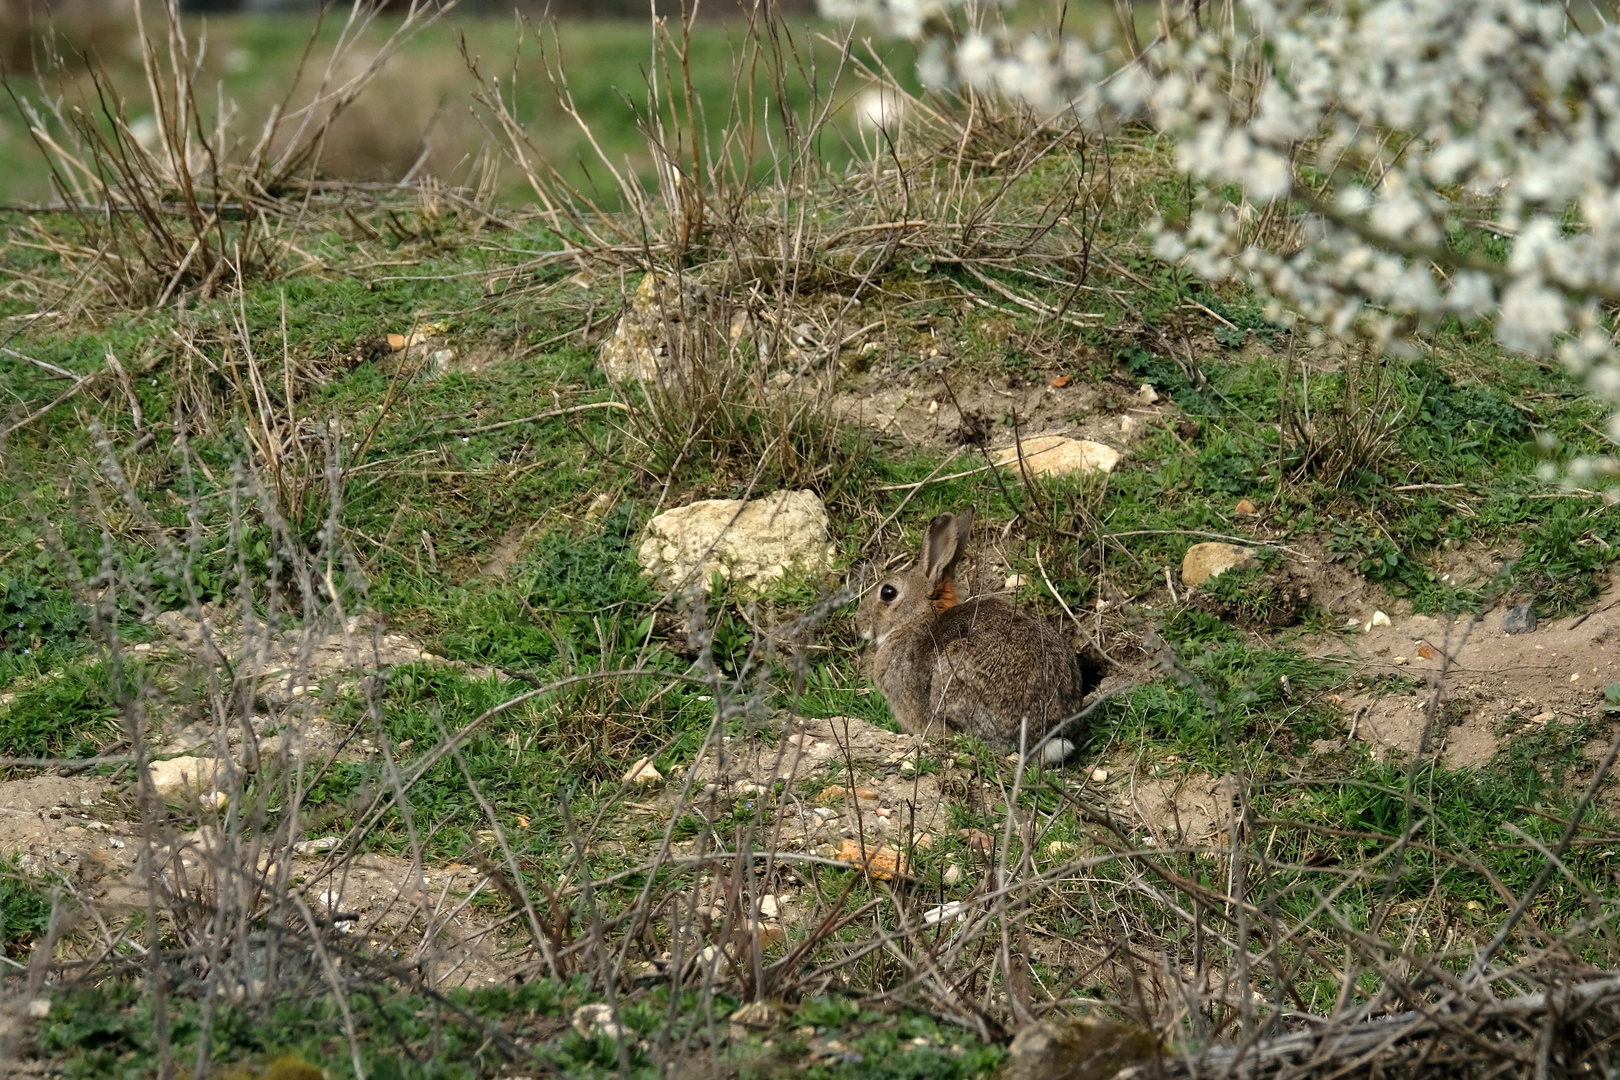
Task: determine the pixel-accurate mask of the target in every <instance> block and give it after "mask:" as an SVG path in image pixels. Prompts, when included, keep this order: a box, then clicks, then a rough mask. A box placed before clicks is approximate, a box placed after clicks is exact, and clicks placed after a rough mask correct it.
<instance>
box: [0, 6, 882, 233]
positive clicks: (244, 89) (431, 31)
mask: <svg viewBox="0 0 1620 1080" xmlns="http://www.w3.org/2000/svg"><path fill="white" fill-rule="evenodd" d="M787 19H788V26H789V29H790V30H791V32H792V38H793V39H794V42H795V44H796V46H797V47H798V49H799V50H800V51H801V54H802V56H803V60H804V63H803V65H802V71H803V76H802V77H799V78H796V79H795V80H794V81H793V82H792V83H791V84H790V85H789V86H788V87H787V90H788V93H787V97H788V99H789V104H790V105H792V106H794V107H796V108H800V109H802V108H803V106H804V105H805V104H806V103H808V102H809V101H810V100H811V97H812V90H811V87H812V86H814V87H816V91H815V92H816V93H819V94H823V95H824V94H826V93H828V92H832V93H833V94H834V95H835V100H836V101H838V102H839V103H840V109H841V111H842V112H843V113H844V114H846V116H845V119H846V120H848V114H849V113H850V104H849V103H850V99H852V98H853V97H854V96H856V95H858V94H859V93H860V92H861V90H862V89H863V88H865V87H866V86H868V85H869V84H870V81H871V80H870V79H869V78H867V77H864V76H862V75H860V74H859V73H857V72H855V71H853V70H851V69H850V68H849V67H848V66H847V65H846V66H845V67H844V68H843V70H842V71H841V72H840V71H839V68H838V63H837V61H838V50H837V49H836V48H835V47H834V45H833V44H832V41H831V40H830V39H831V38H833V37H835V36H837V35H839V34H840V31H839V29H838V28H837V27H836V26H834V25H832V24H830V23H825V22H820V21H815V20H812V19H810V18H809V17H808V16H804V15H802V14H800V15H789V16H788V17H787ZM398 23H399V20H398V19H397V18H390V17H387V16H385V17H383V18H382V19H380V20H379V22H378V23H377V25H376V26H374V27H373V28H372V30H371V31H369V32H368V33H367V35H366V40H367V41H368V42H371V43H380V42H381V41H382V40H383V39H384V38H385V37H386V35H387V34H388V33H389V32H390V31H391V30H392V29H394V28H395V27H397V26H398ZM186 24H187V26H188V28H189V30H190V31H191V32H192V34H193V36H194V37H195V38H197V39H198V40H201V41H203V42H205V50H204V52H203V61H202V68H201V73H200V75H199V77H198V79H197V84H198V88H199V96H200V97H202V98H203V108H204V109H205V110H206V111H207V112H208V113H209V114H210V115H209V116H208V117H207V122H208V123H211V122H212V119H213V114H215V113H217V111H218V103H219V102H223V103H224V108H225V109H226V111H227V112H228V113H232V112H234V114H235V115H234V120H233V121H232V127H233V130H234V132H235V133H236V136H237V138H236V146H237V147H238V149H239V152H245V151H246V150H247V149H248V148H249V147H250V146H251V145H252V141H253V139H254V138H255V137H256V136H257V134H258V132H259V130H260V129H261V127H262V125H263V122H264V118H265V117H267V116H268V115H269V113H270V110H271V109H272V108H273V107H274V106H275V105H276V104H277V103H278V102H280V101H281V100H282V99H283V98H284V97H285V96H286V95H287V92H288V87H289V85H290V84H292V83H293V82H294V80H295V75H296V73H297V71H298V65H299V59H300V57H301V56H302V55H303V54H304V52H305V47H306V45H307V43H308V40H309V37H310V32H311V30H312V29H313V27H314V26H315V15H314V13H310V12H299V13H285V14H225V15H210V16H207V17H206V18H204V17H201V16H188V17H187V19H186ZM159 25H161V24H159ZM341 25H342V23H341V18H332V17H329V18H328V19H327V21H326V24H325V25H324V26H323V27H322V29H321V31H320V33H319V35H318V36H317V43H316V47H315V48H314V50H312V54H311V57H310V62H309V64H308V65H307V66H306V68H305V71H304V73H303V75H302V77H301V78H298V79H297V85H296V88H295V89H294V92H293V98H292V100H293V102H294V104H297V103H299V102H300V101H305V100H308V97H309V95H310V94H311V93H312V91H313V89H314V87H315V86H316V85H317V81H318V79H319V77H320V75H321V72H322V69H323V68H324V66H325V60H326V57H327V56H328V55H329V54H330V51H331V48H332V45H333V43H334V42H335V41H336V40H337V38H338V35H339V33H340V28H341ZM554 26H555V31H554V32H555V35H556V36H555V40H554V41H553V39H552V36H551V35H552V33H553V30H552V24H547V25H545V26H542V25H541V24H539V23H537V22H527V21H525V22H520V21H519V20H518V19H517V18H516V17H515V16H507V17H505V18H500V17H495V16H489V17H468V16H460V15H457V16H454V17H449V18H445V19H443V20H441V21H439V22H438V23H436V24H433V25H431V26H428V27H427V28H426V29H423V30H422V31H420V32H419V33H418V34H417V35H416V36H415V37H414V38H412V39H411V40H410V42H409V43H408V44H407V45H406V46H405V47H404V49H403V50H401V51H400V52H399V53H398V54H397V55H395V56H394V57H393V58H392V59H391V60H390V61H389V63H388V65H387V66H386V67H385V68H384V70H383V71H382V72H381V74H379V75H378V76H377V78H376V80H375V82H374V83H372V85H371V86H370V87H369V88H368V89H367V90H366V91H365V93H364V94H363V95H362V96H361V97H360V99H359V100H358V101H357V102H356V103H355V104H354V105H353V106H352V107H351V108H350V109H349V111H348V112H347V113H346V114H345V115H344V116H343V117H342V118H341V119H340V120H339V121H338V123H337V125H336V127H335V128H334V130H333V133H332V137H331V138H330V139H329V141H328V144H327V147H326V149H325V152H324V154H323V156H322V163H321V172H322V173H323V174H324V175H325V176H327V177H332V178H342V179H348V180H362V181H383V182H393V181H397V180H399V179H400V178H401V177H403V176H405V175H407V174H408V173H411V172H412V169H413V167H414V168H415V173H414V175H415V176H416V177H424V176H434V177H437V178H439V179H441V180H443V181H445V182H447V183H450V184H469V183H471V182H472V181H473V180H475V179H476V174H477V160H478V157H479V155H480V152H481V151H482V150H483V149H484V148H485V147H486V146H489V147H496V146H498V144H497V142H496V141H495V140H492V139H491V138H490V132H489V130H488V125H487V120H488V116H487V114H486V113H485V111H484V110H482V109H481V108H479V107H478V106H477V105H476V103H475V101H474V99H473V96H472V92H473V91H474V90H475V89H476V88H477V80H476V79H475V78H474V77H473V75H472V74H471V73H470V72H469V70H468V66H467V64H466V62H465V61H464V60H463V57H462V45H463V43H464V44H465V48H466V53H467V56H468V57H471V58H472V59H473V60H475V61H476V62H477V65H478V67H479V70H480V71H481V73H482V74H484V75H485V76H486V77H491V76H493V77H499V78H500V80H501V82H502V84H503V89H504V90H505V91H506V94H507V96H508V100H509V102H512V103H513V104H515V106H516V108H515V112H516V114H517V116H518V118H519V120H520V121H521V122H522V124H523V125H524V127H525V129H526V130H527V132H528V135H529V137H530V139H531V141H532V142H533V143H534V145H535V147H536V148H537V149H538V150H539V151H540V152H541V153H542V154H543V155H544V156H545V157H546V158H547V160H549V161H551V162H552V164H553V165H555V166H556V167H557V169H558V170H559V171H560V172H562V173H563V174H564V175H565V176H566V177H567V178H568V179H569V180H570V181H571V182H572V183H574V184H576V185H578V186H580V187H581V188H584V189H586V190H590V189H591V188H592V186H593V185H596V186H597V189H598V190H600V191H602V192H603V195H604V197H605V198H608V199H609V201H616V200H617V198H618V192H617V190H616V187H615V185H614V184H613V181H612V178H611V177H610V176H608V175H607V173H606V170H605V169H604V168H603V167H602V165H601V162H600V160H599V159H598V158H597V156H596V153H595V151H594V150H593V149H592V147H591V145H590V142H589V140H588V139H587V137H586V136H585V134H584V133H583V132H582V131H581V130H580V127H579V125H578V124H577V123H576V122H575V121H574V120H573V119H572V118H571V117H570V116H568V115H567V114H566V113H565V111H564V109H563V107H562V105H561V103H560V100H559V94H558V88H557V87H556V86H555V85H554V84H553V82H552V80H551V78H550V77H548V74H547V71H546V64H545V63H544V62H543V59H542V54H541V49H540V47H539V42H537V35H539V34H541V33H542V32H543V36H544V38H545V39H546V41H545V52H546V54H547V55H548V57H549V58H550V59H552V60H555V59H556V58H558V57H560V58H561V62H562V68H563V70H564V71H565V73H566V77H567V82H568V87H569V90H570V91H571V93H572V96H573V100H574V102H575V104H576V105H577V107H578V110H579V112H580V113H581V114H582V115H583V116H584V117H586V118H587V119H588V121H589V123H590V125H591V127H592V130H593V131H594V133H595V135H596V138H597V140H598V142H599V144H600V146H601V148H602V150H603V151H604V152H605V154H606V155H607V156H608V157H609V158H610V159H611V160H612V161H613V162H614V164H615V166H622V165H623V163H624V162H625V161H626V160H627V159H628V161H629V162H630V164H631V167H632V168H633V169H634V170H635V171H637V172H639V173H641V174H642V175H643V176H644V177H648V178H649V179H650V170H651V166H652V159H651V156H650V154H649V153H648V150H647V145H646V142H645V139H644V138H643V136H642V134H641V132H640V131H639V130H638V127H637V114H638V112H641V113H643V114H644V113H645V110H646V105H647V98H648V92H647V78H646V75H647V72H648V71H649V70H650V68H651V65H652V63H653V59H654V51H653V44H652V34H651V32H650V29H649V23H648V21H647V20H646V19H640V20H565V21H560V22H558V23H556V24H554ZM153 31H154V27H153V25H152V24H151V23H149V24H148V33H149V34H153ZM676 31H677V32H678V25H677V27H676ZM748 34H749V30H748V26H747V24H746V23H745V22H743V21H742V20H740V19H731V20H719V19H711V20H707V21H703V20H700V21H699V22H698V23H697V24H696V25H695V26H694V29H693V34H692V39H691V49H690V60H691V62H690V70H691V78H692V83H693V89H694V90H695V91H696V93H697V94H698V96H699V97H700V99H701V100H702V102H703V112H702V117H703V121H704V124H705V126H706V128H707V129H708V130H709V131H710V132H711V133H715V132H718V130H719V129H720V128H721V127H722V126H723V125H725V124H726V123H727V120H728V113H729V111H730V106H731V102H732V89H733V68H734V65H735V62H736V60H737V59H738V57H739V56H741V55H742V52H743V50H744V48H745V46H746V43H747V39H748ZM154 36H155V34H154ZM874 45H875V47H876V49H877V50H878V52H879V53H880V54H881V55H882V56H883V57H884V59H885V60H886V61H887V62H888V63H890V64H892V65H893V66H894V70H895V71H896V72H897V73H898V74H902V75H904V76H906V77H908V78H909V77H910V75H911V69H912V66H913V65H912V58H913V53H912V52H911V49H910V47H909V46H908V45H906V44H904V43H896V42H874ZM71 47H72V48H75V49H79V50H82V51H81V52H80V53H79V55H74V54H73V53H71V52H68V51H66V50H64V52H63V53H62V55H63V66H62V67H61V68H60V69H58V70H56V71H51V72H47V73H46V74H45V75H44V76H43V77H41V76H39V75H37V74H27V75H24V74H19V73H18V71H17V69H16V68H15V67H13V68H12V69H11V71H10V73H9V76H8V80H7V82H8V85H9V87H10V89H11V90H12V92H13V93H14V94H15V95H17V96H18V97H19V98H21V99H23V100H25V101H28V102H31V103H33V104H35V106H36V107H38V106H39V104H40V103H41V102H42V100H43V99H44V98H46V97H50V98H58V99H60V100H63V101H64V102H67V103H71V102H73V101H75V100H80V101H84V100H88V95H89V94H91V93H93V91H94V84H93V82H92V80H91V79H90V78H89V77H88V75H87V72H88V70H89V65H90V64H92V63H93V64H96V65H99V66H100V67H101V68H102V69H103V70H105V71H106V72H107V74H108V76H109V79H110V82H111V84H112V85H113V86H115V87H116V88H118V90H119V91H120V93H121V94H122V95H123V97H124V99H125V101H126V109H127V114H126V115H127V120H128V122H129V124H130V126H131V129H132V130H134V131H135V132H137V133H141V132H143V131H145V130H148V129H150V127H151V125H152V120H151V119H150V118H151V115H152V112H153V109H152V106H151V99H150V96H149V94H148V93H147V90H146V86H145V79H144V76H143V74H142V70H141V63H140V47H139V39H138V37H137V35H136V32H135V28H134V24H133V21H124V20H118V21H116V23H115V24H113V25H105V24H104V25H100V26H98V27H97V28H96V30H95V31H94V32H93V33H83V32H81V33H79V34H76V35H73V36H72V40H71ZM859 51H860V52H862V53H863V54H864V52H865V50H859ZM370 52H371V50H369V49H360V50H357V51H356V53H355V54H353V58H352V59H351V60H350V61H348V62H347V63H346V64H344V65H341V66H340V67H339V69H338V71H337V75H338V76H339V77H340V78H346V77H348V76H350V75H353V74H354V73H356V72H357V71H358V70H359V68H360V66H361V65H362V64H363V62H364V60H365V58H366V57H368V56H369V55H370ZM795 66H799V65H795ZM770 90H771V88H770V87H768V86H761V87H759V88H758V91H756V97H755V99H754V103H753V108H754V109H755V110H756V115H759V114H761V112H763V111H766V110H771V111H774V108H775V102H774V101H771V100H770V98H771V94H770V92H769V91H770ZM837 131H838V132H839V133H840V134H839V137H838V138H837V139H835V140H832V141H830V142H824V143H823V145H822V146H821V147H820V151H821V154H822V156H823V159H824V160H826V161H827V162H828V163H829V164H831V165H834V166H835V167H836V166H837V165H838V164H840V163H841V162H842V161H847V160H848V157H849V148H848V147H847V146H845V145H843V144H842V139H843V138H844V137H846V136H847V137H848V138H859V135H858V134H857V133H856V125H855V124H854V123H853V122H847V123H843V124H840V125H839V126H838V127H837ZM499 190H500V202H502V203H504V204H507V205H514V204H522V203H526V202H531V201H533V196H532V194H531V192H530V190H529V188H528V184H527V181H526V180H525V179H524V177H523V174H522V172H521V171H520V170H518V169H517V168H515V167H513V166H511V165H510V163H507V164H505V165H504V166H503V168H502V171H501V173H500V185H499ZM52 194H53V193H52V190H51V186H50V174H49V168H48V165H47V162H46V158H45V155H44V154H43V153H42V152H41V151H40V150H39V148H38V147H36V146H35V145H34V143H33V140H32V139H31V138H30V137H29V134H28V130H27V125H26V124H25V122H24V120H23V115H22V112H21V110H20V109H19V108H18V106H17V105H16V104H15V103H14V102H13V101H11V100H9V99H8V100H6V101H4V102H3V106H0V202H6V203H12V204H17V203H34V202H39V201H42V200H45V199H49V198H51V197H52Z"/></svg>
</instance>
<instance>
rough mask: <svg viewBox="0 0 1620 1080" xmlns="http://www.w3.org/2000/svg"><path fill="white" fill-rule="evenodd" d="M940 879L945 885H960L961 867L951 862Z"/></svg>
mask: <svg viewBox="0 0 1620 1080" xmlns="http://www.w3.org/2000/svg"><path fill="white" fill-rule="evenodd" d="M941 880H942V881H944V882H945V884H947V885H960V884H961V883H962V868H961V867H960V866H957V865H956V864H955V863H951V865H949V866H947V867H946V868H945V873H944V875H943V876H942V877H941Z"/></svg>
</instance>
